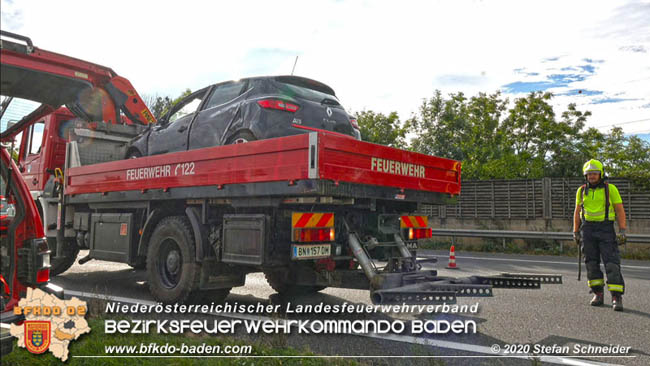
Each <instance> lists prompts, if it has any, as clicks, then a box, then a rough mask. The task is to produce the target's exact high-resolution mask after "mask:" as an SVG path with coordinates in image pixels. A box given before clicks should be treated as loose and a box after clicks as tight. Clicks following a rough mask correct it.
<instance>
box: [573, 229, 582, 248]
mask: <svg viewBox="0 0 650 366" xmlns="http://www.w3.org/2000/svg"><path fill="white" fill-rule="evenodd" d="M581 239H582V234H580V232H579V231H574V232H573V241H575V242H576V244H577V245H580V240H581Z"/></svg>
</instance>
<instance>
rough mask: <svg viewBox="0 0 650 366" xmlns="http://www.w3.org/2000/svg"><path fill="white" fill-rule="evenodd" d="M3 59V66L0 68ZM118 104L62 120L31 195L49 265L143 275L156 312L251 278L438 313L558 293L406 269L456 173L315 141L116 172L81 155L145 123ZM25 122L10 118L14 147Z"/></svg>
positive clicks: (188, 156) (121, 167)
mask: <svg viewBox="0 0 650 366" xmlns="http://www.w3.org/2000/svg"><path fill="white" fill-rule="evenodd" d="M22 39H23V40H25V39H26V37H22ZM8 43H9V42H8V41H5V42H3V44H8ZM30 44H31V40H30V41H29V43H28V45H30ZM32 48H33V49H35V48H34V47H33V46H32ZM19 49H20V47H18V45H17V44H13V42H12V44H11V47H6V46H4V45H3V48H2V57H3V59H2V67H3V69H2V73H3V75H4V74H6V73H7V74H8V75H11V72H12V71H15V70H19V71H20V72H22V73H23V74H25V75H29V77H33V78H37V77H40V78H44V76H43V74H46V76H47V71H46V70H44V67H42V66H36V67H34V66H33V65H34V64H33V63H30V62H26V61H25V60H27V61H30V55H31V54H33V53H34V52H32V53H29V52H22V53H20V52H19V51H16V50H19ZM17 53H20V59H19V58H18V57H16V58H15V59H17V60H19V61H18V62H17V63H16V64H9V63H8V62H6V61H5V60H9V59H10V58H9V57H5V56H6V55H12V56H15V55H14V54H17ZM41 54H42V53H41ZM59 56H61V55H59ZM20 60H22V61H20ZM75 60H76V59H75ZM41 61H43V62H44V64H45V65H47V63H48V60H47V59H41ZM59 61H60V60H59ZM76 61H79V60H76ZM61 65H62V63H61V62H59V66H61ZM124 80H126V79H124ZM12 81H14V79H12ZM67 81H70V80H67ZM73 81H76V80H73ZM8 84H9V83H7V85H5V82H4V76H3V84H2V88H3V89H2V94H3V95H9V94H7V93H8V92H9V91H11V90H12V88H13V90H20V91H21V95H20V96H21V97H25V98H28V99H33V100H37V101H41V102H42V103H44V104H47V103H48V98H45V97H43V98H38V96H39V95H38V90H32V89H34V88H30V87H28V86H26V85H24V84H21V82H20V80H18V79H15V82H14V83H13V85H8ZM70 84H74V83H73V82H70ZM90 84H92V85H91V87H93V88H94V89H97V88H98V87H101V84H94V83H90ZM129 85H130V83H129ZM42 86H43V82H41V84H40V87H41V88H42ZM94 89H93V90H94ZM105 89H106V88H105ZM109 89H110V88H109ZM32 94H33V95H32ZM62 94H65V93H62ZM69 94H70V97H69V98H68V100H63V99H61V98H59V99H57V100H53V101H54V102H56V103H50V104H49V106H50V112H52V111H54V110H56V108H58V107H59V106H60V105H62V104H66V105H67V106H69V107H70V106H71V102H72V101H74V100H79V98H78V97H77V96H75V95H74V94H75V93H72V92H71V93H69ZM76 94H78V93H76ZM120 94H122V93H117V92H115V91H110V90H109V91H108V93H103V94H102V98H103V100H105V101H107V102H106V103H108V104H110V105H112V106H120V107H121V108H122V109H127V110H130V112H129V113H128V114H127V115H126V117H127V118H124V117H123V116H122V117H121V118H120V117H119V115H117V114H112V116H113V118H112V120H111V121H110V122H111V123H101V122H99V123H97V122H92V120H91V119H89V114H88V113H86V114H85V115H84V113H79V110H80V109H83V108H79V107H76V108H75V107H73V108H70V109H71V111H72V112H73V113H74V114H75V115H77V116H78V117H80V120H77V121H76V122H75V125H74V126H75V127H74V128H73V129H72V131H71V132H70V134H69V136H68V142H67V144H66V145H65V159H64V163H63V166H62V167H61V168H62V169H61V170H62V171H61V172H62V174H54V176H52V177H49V178H48V179H47V180H48V183H47V184H45V187H44V189H43V191H42V192H41V193H40V195H41V198H42V199H43V204H44V207H43V208H42V210H43V212H44V213H45V214H44V215H45V216H46V219H45V220H44V221H45V227H46V229H47V235H48V238H49V239H51V240H50V242H51V243H54V245H55V246H56V250H55V252H56V256H55V257H54V259H53V260H57V258H58V260H59V261H61V260H62V259H63V260H64V263H65V266H67V267H69V266H70V265H72V261H74V259H75V258H76V253H77V252H78V250H79V249H80V248H84V249H89V254H88V255H87V256H86V257H84V258H82V259H81V260H79V263H81V264H83V263H85V262H87V261H89V260H92V259H98V260H106V261H114V262H122V263H128V264H130V265H131V266H133V267H136V268H146V271H147V277H148V284H149V289H150V291H151V293H152V295H153V297H154V298H155V299H156V300H157V301H160V302H164V303H175V302H192V301H197V300H198V299H200V298H203V299H209V300H211V301H215V302H216V301H221V300H223V299H224V298H225V297H226V296H227V295H228V293H229V291H230V289H231V288H232V287H236V286H244V284H245V279H246V274H248V273H252V272H264V274H265V276H266V278H267V281H268V282H269V284H270V285H271V286H272V287H273V288H274V289H275V290H276V291H277V292H279V293H280V294H283V295H292V294H307V293H310V292H316V291H320V290H322V289H324V288H326V287H341V288H353V289H367V290H369V292H370V298H371V300H372V302H373V303H375V304H402V303H405V304H438V303H448V304H449V303H454V302H456V299H457V297H463V296H478V297H483V296H492V295H493V288H517V289H539V288H540V287H541V284H542V283H547V284H559V283H561V282H562V277H561V276H559V275H553V274H534V273H528V274H525V273H519V274H510V273H503V274H498V275H494V276H469V277H465V278H453V277H443V276H438V274H437V271H436V270H432V269H427V270H425V269H423V268H422V264H423V263H424V262H435V258H422V257H421V256H418V255H417V242H418V241H420V240H423V239H428V238H430V237H431V229H430V227H429V225H428V220H427V217H426V216H424V215H422V214H418V212H421V207H422V206H421V205H422V204H445V203H448V202H450V200H454V199H455V197H456V196H457V195H458V194H459V193H460V184H461V163H460V162H458V161H454V160H449V159H443V158H438V157H434V156H428V155H424V154H419V153H414V152H410V151H405V150H399V149H394V148H390V147H386V146H381V145H377V144H372V143H367V142H362V141H358V140H356V139H354V138H351V137H347V136H342V135H340V134H333V133H330V132H328V131H314V132H309V133H305V134H302V135H295V136H288V137H280V138H275V139H268V140H260V141H253V142H248V143H245V144H235V145H225V146H217V147H210V148H202V149H197V150H190V151H182V152H175V153H169V154H164V155H156V156H150V157H141V158H137V159H128V160H120V159H121V158H115V156H119V154H117V153H116V154H113V155H111V154H94V153H95V152H96V151H97V147H98V146H104V147H105V146H111V144H112V149H106V151H109V152H110V151H119V150H120V149H122V148H123V147H124V141H123V139H111V136H116V135H119V134H122V136H123V135H124V134H127V135H128V134H130V135H131V136H135V135H136V134H137V133H138V131H140V130H141V128H143V127H142V126H141V124H146V123H148V122H152V121H151V120H149V119H148V118H138V114H137V113H136V112H137V110H136V109H135V107H133V105H131V106H128V105H126V104H125V103H124V101H123V100H120V99H119V98H115V96H116V95H118V96H119V95H120ZM138 98H139V97H138ZM49 99H54V98H49ZM134 100H135V99H134ZM135 105H136V107H137V103H136V104H135ZM138 108H139V107H138ZM104 109H106V108H104ZM109 109H110V108H109ZM42 115H43V114H41V115H38V116H37V117H38V118H41V116H42ZM140 115H141V116H146V115H147V113H146V112H145V113H141V114H140ZM101 117H102V118H104V119H103V121H102V122H107V120H106V119H105V114H104V115H103V116H101ZM38 118H34V116H28V117H26V118H24V119H23V120H22V121H20V122H19V123H18V124H17V125H18V127H16V129H15V131H14V135H15V133H17V131H18V130H19V129H22V130H25V129H26V128H27V126H28V125H29V124H30V123H33V122H34V121H35V119H38ZM134 119H135V120H138V121H139V123H137V122H136V123H134ZM124 121H126V122H127V123H126V124H124V123H120V122H124ZM129 122H130V123H129ZM14 127H15V126H14ZM47 143H48V142H47V141H45V145H44V146H43V149H44V150H45V149H47V148H48V147H47ZM98 155H100V156H98ZM122 156H123V155H122ZM51 212H55V214H51ZM71 246H74V247H72V249H73V250H70V248H71ZM66 253H74V257H75V258H72V260H70V258H69V257H66ZM67 267H65V268H64V269H63V270H65V269H67Z"/></svg>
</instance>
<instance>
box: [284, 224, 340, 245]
mask: <svg viewBox="0 0 650 366" xmlns="http://www.w3.org/2000/svg"><path fill="white" fill-rule="evenodd" d="M335 238H336V236H335V233H334V228H333V227H331V228H300V229H293V241H295V242H301V243H306V242H322V241H334V240H335Z"/></svg>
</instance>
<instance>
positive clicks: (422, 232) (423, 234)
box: [405, 228, 431, 240]
mask: <svg viewBox="0 0 650 366" xmlns="http://www.w3.org/2000/svg"><path fill="white" fill-rule="evenodd" d="M405 236H406V237H407V238H409V240H415V239H428V238H430V237H431V228H424V229H416V228H408V229H406V230H405Z"/></svg>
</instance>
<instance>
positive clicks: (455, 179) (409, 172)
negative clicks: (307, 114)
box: [319, 134, 461, 195]
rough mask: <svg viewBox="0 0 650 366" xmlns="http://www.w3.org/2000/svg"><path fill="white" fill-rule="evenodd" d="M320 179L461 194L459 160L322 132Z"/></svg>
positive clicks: (320, 141)
mask: <svg viewBox="0 0 650 366" xmlns="http://www.w3.org/2000/svg"><path fill="white" fill-rule="evenodd" d="M319 150H320V151H319V175H320V178H321V179H331V180H334V181H341V182H353V183H361V184H371V185H377V186H390V187H397V188H404V189H414V190H422V191H433V192H442V193H449V194H454V195H455V194H459V193H460V167H461V163H460V162H459V161H456V160H450V159H444V158H439V157H435V156H429V155H424V154H419V153H415V152H411V151H406V150H400V149H394V148H390V147H386V146H382V145H377V144H372V143H368V142H360V141H357V140H354V139H351V138H348V137H341V136H337V135H333V134H319Z"/></svg>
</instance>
